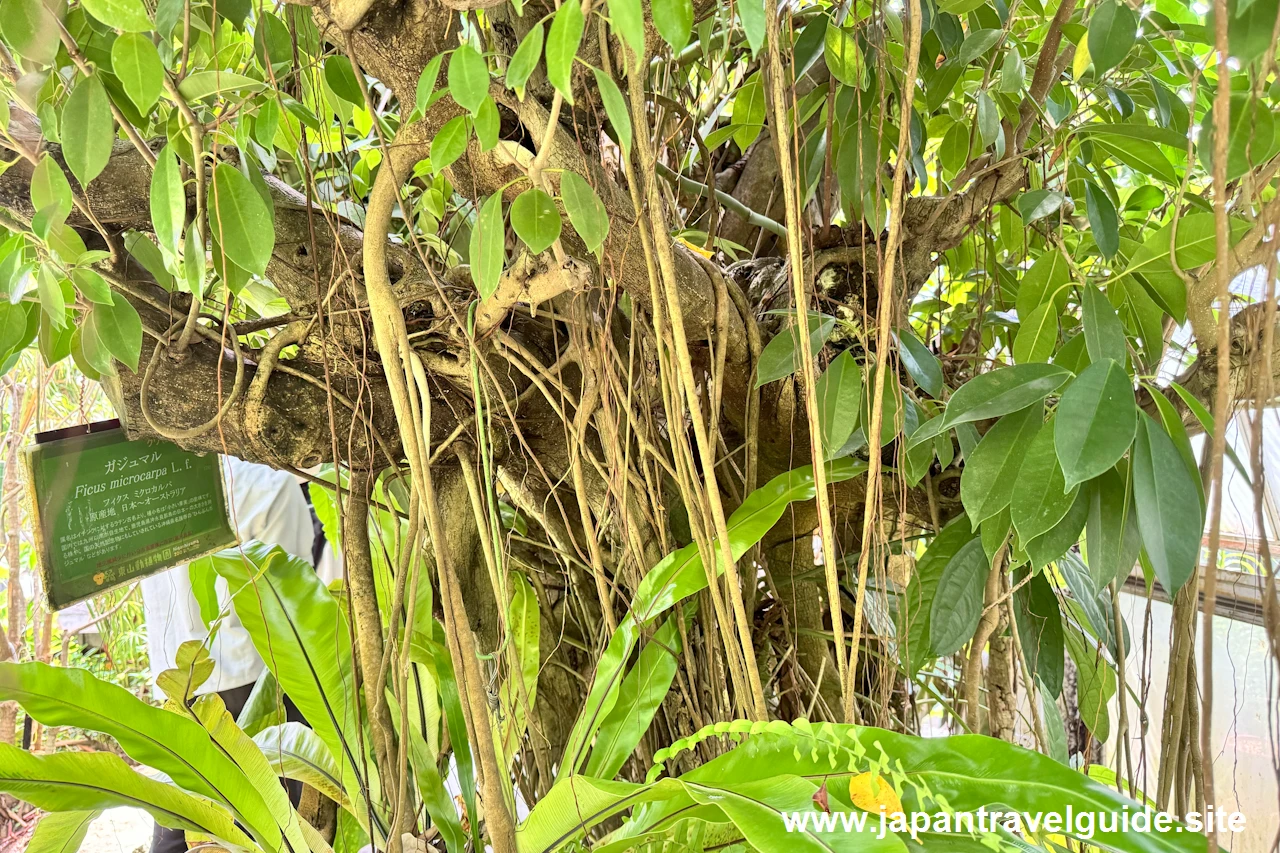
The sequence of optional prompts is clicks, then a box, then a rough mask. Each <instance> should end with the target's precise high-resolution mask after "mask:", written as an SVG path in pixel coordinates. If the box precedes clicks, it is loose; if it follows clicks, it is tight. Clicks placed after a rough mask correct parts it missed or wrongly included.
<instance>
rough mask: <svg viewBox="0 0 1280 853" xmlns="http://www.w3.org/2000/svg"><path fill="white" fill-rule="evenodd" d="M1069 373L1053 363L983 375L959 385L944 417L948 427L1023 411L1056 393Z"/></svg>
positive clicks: (1030, 365) (1018, 366)
mask: <svg viewBox="0 0 1280 853" xmlns="http://www.w3.org/2000/svg"><path fill="white" fill-rule="evenodd" d="M1070 377H1071V374H1070V372H1068V371H1067V370H1064V369H1063V368H1061V367H1057V366H1055V365H1052V364H1018V365H1014V366H1013V367H1002V368H999V369H997V370H993V371H991V372H990V373H983V374H980V375H978V376H975V377H974V378H972V379H970V380H969V381H968V382H966V383H965V384H964V385H961V386H960V388H959V389H957V390H956V392H955V393H954V394H952V395H951V399H950V401H948V402H947V411H946V414H945V415H944V417H945V418H946V425H947V426H949V427H952V426H955V425H957V424H963V423H970V422H972V421H981V420H986V419H987V418H998V417H1000V416H1001V415H1007V414H1009V413H1010V412H1016V411H1018V410H1020V409H1025V408H1026V407H1027V406H1030V405H1031V404H1032V403H1036V402H1039V401H1040V400H1043V399H1044V398H1045V397H1048V396H1049V395H1050V394H1052V393H1053V392H1054V391H1056V390H1058V388H1060V387H1061V386H1062V384H1063V383H1064V382H1066V381H1067V380H1068V379H1069V378H1070Z"/></svg>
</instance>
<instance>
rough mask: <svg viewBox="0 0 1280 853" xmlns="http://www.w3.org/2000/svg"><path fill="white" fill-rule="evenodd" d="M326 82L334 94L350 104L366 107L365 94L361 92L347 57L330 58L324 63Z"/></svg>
mask: <svg viewBox="0 0 1280 853" xmlns="http://www.w3.org/2000/svg"><path fill="white" fill-rule="evenodd" d="M324 81H325V82H326V83H328V84H329V88H330V89H332V90H333V93H334V94H335V95H337V96H338V97H339V98H342V100H344V101H346V102H347V103H349V104H355V105H356V106H357V107H363V106H364V94H363V93H362V92H361V91H360V81H359V80H357V79H356V72H355V69H354V68H352V67H351V60H350V59H348V58H347V57H345V56H330V57H329V58H327V59H325V61H324Z"/></svg>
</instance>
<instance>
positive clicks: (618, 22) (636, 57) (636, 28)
mask: <svg viewBox="0 0 1280 853" xmlns="http://www.w3.org/2000/svg"><path fill="white" fill-rule="evenodd" d="M609 24H610V26H611V27H612V28H613V30H614V32H616V33H617V34H618V35H620V36H622V40H623V41H624V42H625V43H626V45H627V47H629V48H631V54H632V58H633V62H632V63H630V64H631V65H632V66H633V67H634V66H638V65H639V62H640V58H641V57H643V56H644V48H645V44H644V28H645V23H644V6H643V5H642V4H641V2H640V0H609Z"/></svg>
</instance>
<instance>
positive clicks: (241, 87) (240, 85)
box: [178, 70, 267, 102]
mask: <svg viewBox="0 0 1280 853" xmlns="http://www.w3.org/2000/svg"><path fill="white" fill-rule="evenodd" d="M265 88H267V87H266V85H265V84H263V83H262V82H261V81H260V80H254V79H253V78H252V77H246V76H244V75H243V74H236V73H234V72H231V71H221V70H219V71H197V72H195V73H194V74H188V75H187V76H186V77H184V78H183V80H182V82H181V83H179V84H178V94H179V95H181V96H182V97H183V98H184V99H186V100H187V101H188V102H194V101H201V100H204V99H205V98H211V97H213V96H214V95H222V94H225V93H227V92H245V93H246V94H252V93H254V92H260V91H262V90H263V89H265Z"/></svg>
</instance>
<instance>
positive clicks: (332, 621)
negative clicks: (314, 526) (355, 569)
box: [212, 541, 373, 809]
mask: <svg viewBox="0 0 1280 853" xmlns="http://www.w3.org/2000/svg"><path fill="white" fill-rule="evenodd" d="M212 560H213V567H214V569H215V570H216V571H217V573H218V574H219V575H220V576H221V577H222V578H224V579H225V580H226V582H227V586H228V588H229V590H230V593H231V596H232V604H233V606H234V607H235V613H236V617H237V618H238V619H239V620H240V623H241V624H242V625H243V627H244V629H245V630H246V631H247V632H248V633H249V636H250V638H251V639H252V640H253V645H254V648H255V649H257V651H258V654H259V655H261V656H262V658H263V660H265V661H267V662H268V663H269V664H270V666H271V669H272V672H273V673H275V676H276V679H277V680H278V681H279V683H280V687H281V688H282V689H283V690H284V692H285V693H286V694H287V695H288V696H289V698H290V699H291V700H293V702H294V704H295V705H297V706H298V710H300V711H301V712H302V714H303V716H304V717H306V719H307V723H308V724H309V725H310V726H311V728H312V730H314V731H315V733H316V735H317V736H319V738H320V740H321V741H322V742H323V743H324V745H325V746H326V747H327V748H328V750H329V754H330V755H332V756H333V757H334V759H335V760H337V762H338V763H339V765H340V766H341V767H342V779H343V786H342V787H343V790H345V791H347V793H348V795H349V796H350V797H351V799H352V802H353V803H354V804H355V805H356V808H357V809H360V808H362V807H363V804H364V801H365V800H367V792H368V790H369V785H370V784H373V780H371V779H370V778H369V777H367V776H366V775H365V762H364V758H363V752H362V750H361V748H360V744H361V740H360V733H359V727H360V718H361V717H360V714H359V713H358V712H357V710H356V704H355V703H356V692H355V691H354V689H353V687H352V685H353V684H354V683H355V682H354V671H353V667H352V662H351V652H350V650H351V637H350V631H349V629H348V627H347V621H346V617H345V616H344V615H343V613H342V611H341V610H339V608H338V603H337V602H336V601H335V600H334V597H333V595H332V594H330V592H329V590H328V589H327V588H326V587H325V585H324V582H323V581H322V580H320V577H319V576H318V575H317V574H316V573H315V570H314V569H313V568H312V567H311V564H310V563H308V562H306V561H305V560H300V559H298V558H297V557H293V556H291V555H289V554H287V553H286V552H285V551H284V550H283V549H282V548H280V547H279V546H267V545H265V544H263V543H261V542H257V541H253V542H249V543H248V544H246V545H243V546H240V547H239V548H233V549H230V550H227V551H222V552H220V553H217V554H214V555H213V557H212Z"/></svg>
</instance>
